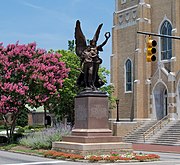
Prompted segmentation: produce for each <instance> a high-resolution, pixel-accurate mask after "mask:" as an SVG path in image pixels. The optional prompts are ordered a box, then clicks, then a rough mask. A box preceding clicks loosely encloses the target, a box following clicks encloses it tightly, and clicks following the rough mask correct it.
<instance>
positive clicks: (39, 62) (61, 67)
mask: <svg viewBox="0 0 180 165" xmlns="http://www.w3.org/2000/svg"><path fill="white" fill-rule="evenodd" d="M60 58H61V55H60V54H58V53H47V52H46V51H45V50H43V49H37V48H36V44H35V43H30V44H27V45H20V44H19V43H16V44H10V45H8V46H7V47H4V46H3V44H2V43H0V114H1V115H2V117H3V119H4V122H5V126H6V128H7V136H8V138H9V140H11V138H12V136H13V132H14V128H15V123H16V119H17V117H18V114H19V113H20V111H22V110H25V105H26V104H29V105H30V106H34V107H38V106H41V105H44V107H45V108H46V107H47V106H48V105H49V103H50V102H51V100H52V99H56V98H58V97H60V95H59V92H58V91H59V89H60V88H62V86H63V81H64V79H65V78H66V77H67V76H68V72H69V69H67V68H66V66H65V64H64V63H63V62H61V61H60ZM9 128H10V129H9Z"/></svg>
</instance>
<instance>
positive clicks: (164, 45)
mask: <svg viewBox="0 0 180 165" xmlns="http://www.w3.org/2000/svg"><path fill="white" fill-rule="evenodd" d="M160 34H163V35H170V36H171V35H172V25H171V24H170V22H169V21H167V20H166V21H164V23H163V24H162V26H161V29H160ZM171 57H172V39H171V38H165V37H161V60H167V59H171Z"/></svg>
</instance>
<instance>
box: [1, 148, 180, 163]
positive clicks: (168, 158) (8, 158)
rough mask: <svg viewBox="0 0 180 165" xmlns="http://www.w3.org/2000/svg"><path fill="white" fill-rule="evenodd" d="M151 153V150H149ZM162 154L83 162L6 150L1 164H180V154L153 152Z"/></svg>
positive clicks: (2, 152)
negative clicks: (122, 160) (135, 159)
mask: <svg viewBox="0 0 180 165" xmlns="http://www.w3.org/2000/svg"><path fill="white" fill-rule="evenodd" d="M148 153H151V152H148ZM152 153H155V154H158V155H160V156H161V160H160V161H155V162H137V163H83V162H71V161H62V160H55V159H47V158H43V157H36V156H29V155H25V154H17V153H11V152H6V151H0V164H1V165H51V164H52V165H87V164H88V165H100V164H101V165H102V164H105V165H137V164H138V165H141V164H142V165H180V154H174V153H159V152H152Z"/></svg>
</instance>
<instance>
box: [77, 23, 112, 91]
mask: <svg viewBox="0 0 180 165" xmlns="http://www.w3.org/2000/svg"><path fill="white" fill-rule="evenodd" d="M102 26H103V24H100V25H99V26H98V28H97V30H96V32H95V35H94V37H93V39H92V40H90V43H89V45H87V43H86V38H85V36H84V34H83V32H82V30H81V25H80V21H79V20H77V21H76V27H75V44H76V49H75V51H76V54H77V55H78V56H79V57H80V59H81V73H80V75H79V77H78V80H77V85H78V86H80V87H84V88H85V90H92V91H95V90H97V88H99V87H101V86H102V85H104V82H103V81H102V80H101V79H100V77H99V75H98V70H99V65H100V64H101V63H102V59H101V58H100V57H99V51H103V46H104V45H105V44H106V43H107V41H108V39H109V38H110V32H106V33H105V40H104V42H103V43H102V44H100V45H98V46H97V41H98V38H99V34H100V30H101V28H102Z"/></svg>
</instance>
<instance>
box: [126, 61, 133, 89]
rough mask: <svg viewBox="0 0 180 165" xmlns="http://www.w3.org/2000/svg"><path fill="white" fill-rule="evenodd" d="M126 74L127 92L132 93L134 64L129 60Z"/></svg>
mask: <svg viewBox="0 0 180 165" xmlns="http://www.w3.org/2000/svg"><path fill="white" fill-rule="evenodd" d="M125 74H126V81H125V83H126V84H125V85H126V92H128V91H132V62H131V60H129V59H128V60H127V61H126V63H125Z"/></svg>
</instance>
